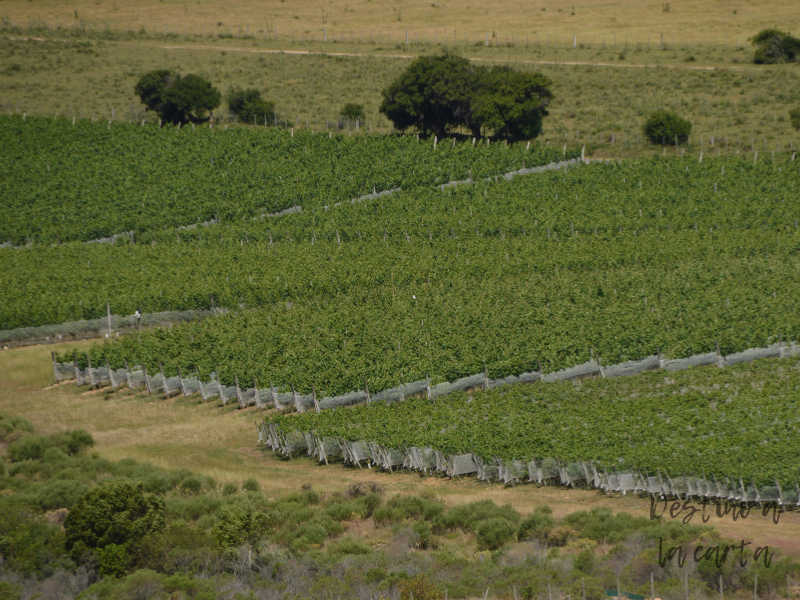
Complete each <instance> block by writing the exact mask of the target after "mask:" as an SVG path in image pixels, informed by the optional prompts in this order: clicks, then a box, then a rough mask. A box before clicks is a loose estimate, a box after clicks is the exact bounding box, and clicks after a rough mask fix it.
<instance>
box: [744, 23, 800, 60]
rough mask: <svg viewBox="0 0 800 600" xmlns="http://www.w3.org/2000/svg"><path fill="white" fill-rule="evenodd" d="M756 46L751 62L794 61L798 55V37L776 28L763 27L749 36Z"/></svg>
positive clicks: (799, 53) (799, 54)
mask: <svg viewBox="0 0 800 600" xmlns="http://www.w3.org/2000/svg"><path fill="white" fill-rule="evenodd" d="M750 41H751V42H752V43H753V45H754V46H756V52H755V54H754V55H753V62H755V63H756V64H757V65H771V64H778V63H787V62H794V61H796V60H797V59H798V57H800V39H797V38H795V37H792V36H791V35H789V33H788V32H785V31H779V30H778V29H763V30H761V31H759V32H758V33H757V34H756V35H754V36H753V37H752V38H750Z"/></svg>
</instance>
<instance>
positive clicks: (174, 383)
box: [164, 375, 183, 395]
mask: <svg viewBox="0 0 800 600" xmlns="http://www.w3.org/2000/svg"><path fill="white" fill-rule="evenodd" d="M182 391H183V390H182V388H181V378H180V377H178V376H177V375H176V376H175V377H164V393H165V394H167V395H170V394H176V393H178V392H182Z"/></svg>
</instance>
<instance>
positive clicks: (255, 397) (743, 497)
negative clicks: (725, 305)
mask: <svg viewBox="0 0 800 600" xmlns="http://www.w3.org/2000/svg"><path fill="white" fill-rule="evenodd" d="M790 356H800V346H798V345H797V344H796V343H795V342H791V343H789V344H786V345H785V344H783V343H778V344H772V345H771V346H768V347H766V348H754V349H749V350H745V351H743V352H737V353H735V354H731V355H729V356H722V355H720V354H718V353H716V352H709V353H707V354H701V355H697V356H692V357H689V358H683V359H662V358H661V357H659V356H648V357H646V358H644V359H642V360H639V361H630V362H625V363H622V364H617V365H609V366H606V367H603V366H602V364H601V363H600V361H599V360H595V359H592V360H590V361H589V362H586V363H583V364H580V365H577V366H574V367H571V368H568V369H564V370H562V371H557V372H555V373H549V374H546V375H542V374H541V373H522V374H521V375H519V376H513V375H512V376H509V377H505V378H503V379H489V377H488V374H487V372H486V371H484V372H483V373H478V374H476V375H472V376H469V377H464V378H461V379H457V380H456V381H453V382H443V383H438V384H436V385H431V382H430V381H429V380H428V379H426V380H421V381H415V382H412V383H408V384H404V385H401V386H398V387H396V388H391V389H388V390H383V391H382V392H379V393H376V394H370V393H369V391H368V390H366V389H365V390H357V391H354V392H350V393H348V394H344V395H342V396H335V397H325V398H322V399H321V400H318V399H317V398H316V396H315V394H314V393H312V394H305V395H304V394H299V393H298V392H297V391H296V390H294V389H292V391H291V392H288V391H278V390H277V389H275V388H274V387H272V386H270V387H269V388H257V387H255V385H254V387H252V388H248V389H242V388H240V387H239V385H238V378H237V379H236V382H237V385H235V386H226V385H224V384H221V383H220V382H219V380H218V379H217V375H216V373H212V375H211V380H210V381H208V382H203V381H202V380H201V379H200V378H199V377H198V376H196V375H195V376H191V377H188V378H183V377H181V376H180V374H179V375H178V376H172V377H169V376H165V375H164V374H163V373H161V372H157V373H154V374H153V373H148V372H147V371H146V369H143V368H142V367H140V366H134V367H132V368H128V366H127V365H126V367H125V368H123V369H111V368H110V367H109V366H107V365H106V366H100V367H92V366H91V363H89V366H87V368H86V369H81V368H79V367H78V365H77V362H75V363H56V362H54V363H53V371H54V374H55V377H56V380H58V381H64V380H69V379H75V381H76V383H77V384H78V385H87V384H90V385H94V386H99V385H102V384H105V383H108V384H110V385H113V386H114V387H117V386H119V385H122V384H126V385H127V386H128V387H129V388H136V387H143V386H144V387H147V389H148V391H149V392H150V393H156V392H163V393H165V394H171V393H177V392H181V393H183V394H184V395H187V396H188V395H191V394H195V393H198V392H199V393H200V394H201V396H202V397H203V399H204V400H208V399H209V398H213V397H215V396H218V397H220V399H221V400H222V402H223V404H227V403H228V402H229V401H230V400H233V399H236V400H237V402H238V403H239V405H240V407H242V408H246V407H249V406H257V407H258V408H276V409H287V408H293V409H295V410H297V411H299V412H304V411H307V410H316V411H320V410H329V409H336V408H340V407H345V406H351V405H354V404H360V403H364V402H384V403H391V402H400V401H403V400H405V399H406V398H411V397H428V398H431V399H434V398H438V397H441V396H445V395H447V394H451V393H454V392H458V391H461V392H466V391H471V390H477V389H493V388H496V387H500V386H503V385H512V384H515V383H534V382H537V381H541V382H544V383H549V382H555V381H563V380H570V379H580V378H584V377H598V376H601V377H623V376H630V375H636V374H638V373H642V372H643V371H647V370H655V369H665V370H668V371H676V370H680V369H686V368H689V367H692V366H700V365H718V366H720V367H725V366H726V365H734V364H737V363H741V362H749V361H754V360H758V359H761V358H773V357H775V358H777V357H780V358H783V357H790ZM87 362H88V359H87ZM254 384H255V382H254ZM257 430H258V435H259V439H258V441H259V443H262V444H265V445H267V446H269V447H270V448H271V449H272V450H274V451H276V452H280V453H281V454H284V455H292V454H295V453H298V452H305V453H306V454H307V455H308V456H313V457H314V458H316V459H317V460H319V461H320V462H326V463H327V462H328V461H329V460H331V459H341V460H343V461H344V462H346V463H349V464H354V465H358V466H359V467H360V466H362V463H363V464H366V465H367V466H371V465H376V466H378V467H380V468H383V469H386V470H389V471H391V470H393V469H395V468H406V469H412V470H417V471H425V472H428V471H433V472H440V473H444V474H446V475H448V476H450V477H460V476H461V475H471V474H474V475H475V476H476V477H477V478H478V479H480V480H482V481H487V482H495V481H500V482H503V483H506V484H510V483H517V482H533V483H538V484H542V485H563V486H572V487H575V486H588V487H594V488H599V489H602V490H604V491H606V492H608V493H611V494H613V493H621V494H626V493H647V494H651V495H653V496H659V497H660V496H669V497H679V498H695V499H710V500H716V501H720V502H747V503H756V504H763V503H768V504H770V503H774V504H778V505H785V506H796V507H800V485H798V483H797V482H795V484H794V486H791V487H789V488H785V487H784V488H781V486H780V483H779V482H778V481H777V480H775V481H774V485H762V486H761V487H758V486H757V485H756V484H755V482H754V481H752V480H751V481H750V482H746V481H743V480H742V479H741V478H738V479H737V478H731V477H720V478H717V477H716V476H715V475H713V474H712V475H709V476H708V477H707V476H706V475H705V474H689V475H687V474H684V473H681V474H674V475H668V474H667V473H666V472H658V473H656V474H652V473H650V474H648V473H642V472H640V471H637V470H635V469H628V470H618V469H616V468H615V467H614V466H611V467H606V466H602V465H598V464H596V463H594V462H592V461H561V460H559V459H557V458H552V457H543V458H533V457H532V458H523V457H519V458H515V459H510V460H504V459H501V458H498V457H481V456H478V455H476V454H474V453H466V454H448V453H445V452H442V451H440V450H438V449H436V448H417V447H409V448H403V449H399V448H389V447H386V446H384V445H381V444H379V443H377V442H374V441H370V440H359V441H350V440H345V439H341V438H334V437H323V438H320V437H319V436H318V435H317V434H316V433H314V432H297V431H288V432H283V431H281V430H280V429H279V428H278V427H277V426H276V425H275V424H274V423H270V424H266V423H263V422H262V423H260V424H257Z"/></svg>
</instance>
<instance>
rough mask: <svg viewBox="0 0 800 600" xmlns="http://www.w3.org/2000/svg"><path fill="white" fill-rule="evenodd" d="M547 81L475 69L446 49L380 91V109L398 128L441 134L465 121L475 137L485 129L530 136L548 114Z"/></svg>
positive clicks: (509, 71) (505, 69)
mask: <svg viewBox="0 0 800 600" xmlns="http://www.w3.org/2000/svg"><path fill="white" fill-rule="evenodd" d="M549 85H550V81H549V80H548V79H547V78H546V77H544V76H543V75H541V74H537V73H518V72H516V71H514V70H513V69H511V68H510V67H495V68H492V69H487V68H485V67H476V66H473V65H472V64H471V63H470V62H469V61H468V60H467V59H465V58H462V57H459V56H456V55H453V54H449V53H444V54H442V55H441V56H424V57H420V58H418V59H416V60H415V61H414V62H412V63H411V65H409V67H408V69H406V71H405V72H403V73H402V74H401V75H400V77H398V78H397V79H395V81H393V82H392V83H391V85H390V86H389V87H388V88H387V89H386V90H384V91H383V102H382V103H381V107H380V111H381V112H382V113H383V114H385V115H386V116H387V117H388V118H389V119H390V120H391V121H392V122H393V123H394V126H395V127H396V128H397V129H400V130H401V131H402V130H405V129H408V128H409V127H416V128H417V129H419V130H420V131H421V132H422V133H423V134H427V133H428V132H431V131H432V132H433V133H435V134H436V135H437V136H438V137H444V136H445V135H446V133H447V128H448V127H451V126H457V125H464V126H465V127H467V128H468V129H469V130H470V131H471V132H472V134H473V135H474V136H475V137H478V138H479V137H481V130H482V128H484V127H486V128H489V129H492V130H494V132H495V134H496V135H501V136H506V137H512V138H533V137H536V136H537V135H539V134H540V133H541V131H542V119H543V118H544V117H545V116H547V114H548V112H547V108H546V107H547V105H548V104H549V102H550V100H551V99H552V97H553V95H552V92H551V91H550V89H549V87H548V86H549Z"/></svg>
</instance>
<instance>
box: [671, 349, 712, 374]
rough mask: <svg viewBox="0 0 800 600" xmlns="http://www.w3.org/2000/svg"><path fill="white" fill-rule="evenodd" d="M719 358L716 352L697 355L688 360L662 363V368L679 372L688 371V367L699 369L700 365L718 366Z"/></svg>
mask: <svg viewBox="0 0 800 600" xmlns="http://www.w3.org/2000/svg"><path fill="white" fill-rule="evenodd" d="M719 360H720V357H719V356H717V353H716V352H708V353H706V354H697V355H695V356H690V357H689V358H679V359H675V360H665V361H663V366H664V368H665V369H666V370H667V371H680V370H682V369H688V368H689V367H699V366H701V365H715V364H718V363H719Z"/></svg>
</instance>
